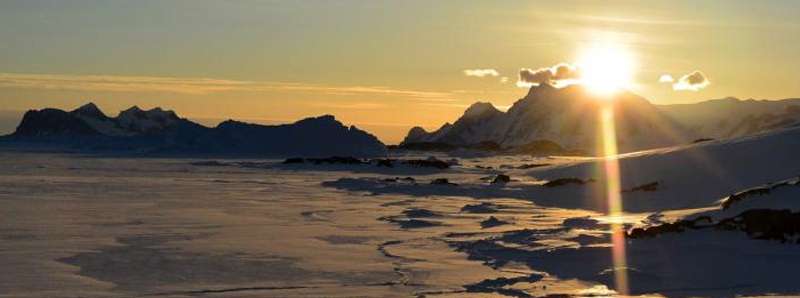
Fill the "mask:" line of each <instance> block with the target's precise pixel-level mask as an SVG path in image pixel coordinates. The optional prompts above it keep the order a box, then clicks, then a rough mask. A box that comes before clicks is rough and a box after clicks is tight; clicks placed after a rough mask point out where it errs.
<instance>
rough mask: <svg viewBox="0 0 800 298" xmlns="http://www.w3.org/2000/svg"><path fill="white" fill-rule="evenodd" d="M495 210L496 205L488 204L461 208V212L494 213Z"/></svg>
mask: <svg viewBox="0 0 800 298" xmlns="http://www.w3.org/2000/svg"><path fill="white" fill-rule="evenodd" d="M497 209H498V207H497V205H495V204H493V203H489V202H483V203H480V204H473V205H464V207H461V212H468V213H496V212H497Z"/></svg>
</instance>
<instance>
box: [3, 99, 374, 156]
mask: <svg viewBox="0 0 800 298" xmlns="http://www.w3.org/2000/svg"><path fill="white" fill-rule="evenodd" d="M0 141H2V142H4V143H20V142H25V143H37V144H44V145H48V146H52V147H60V148H65V149H71V150H79V151H86V150H92V151H98V150H99V151H124V152H133V153H150V154H170V155H185V154H194V155H196V154H212V155H230V156H243V155H246V156H309V157H314V156H330V155H345V156H382V155H384V154H385V153H386V148H385V146H384V145H383V143H381V142H380V141H379V140H378V139H377V138H376V137H375V136H373V135H371V134H369V133H367V132H365V131H362V130H360V129H358V128H356V127H355V126H351V127H347V126H344V125H343V124H342V123H341V122H339V121H337V120H336V119H335V118H334V117H333V116H330V115H325V116H321V117H316V118H308V119H303V120H300V121H298V122H295V123H293V124H285V125H275V126H265V125H258V124H248V123H243V122H237V121H233V120H229V121H225V122H223V123H220V124H219V125H218V126H217V127H213V128H210V127H205V126H202V125H200V124H197V123H194V122H192V121H190V120H188V119H184V118H181V117H179V116H178V115H177V114H176V113H175V112H173V111H169V110H162V109H161V108H154V109H151V110H142V109H140V108H139V107H135V106H134V107H131V108H129V109H127V110H125V111H122V112H120V113H119V115H118V116H116V117H108V116H106V114H104V113H103V112H102V111H101V110H100V109H99V108H98V107H97V106H96V105H94V104H92V103H89V104H86V105H84V106H82V107H80V108H78V109H75V110H73V111H69V112H67V111H63V110H59V109H42V110H31V111H28V112H26V113H25V115H24V116H23V119H22V121H21V122H20V124H19V126H18V127H17V130H16V131H15V132H14V133H13V134H11V135H9V136H5V137H1V138H0Z"/></svg>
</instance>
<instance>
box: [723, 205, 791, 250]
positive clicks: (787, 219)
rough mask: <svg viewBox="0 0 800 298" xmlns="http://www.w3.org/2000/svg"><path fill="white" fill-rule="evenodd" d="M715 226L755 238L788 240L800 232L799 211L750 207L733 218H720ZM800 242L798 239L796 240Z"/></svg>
mask: <svg viewBox="0 0 800 298" xmlns="http://www.w3.org/2000/svg"><path fill="white" fill-rule="evenodd" d="M717 227H718V228H720V229H724V230H739V231H744V232H745V233H747V235H748V236H750V237H752V238H755V239H764V240H778V241H781V242H786V241H788V240H789V239H788V237H792V236H795V235H797V234H800V212H792V211H790V210H788V209H785V210H770V209H752V210H747V211H745V212H742V213H741V214H739V215H738V216H735V217H733V218H727V219H724V220H721V221H720V222H719V224H717ZM797 242H798V243H800V240H798V241H797Z"/></svg>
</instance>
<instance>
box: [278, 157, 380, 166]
mask: <svg viewBox="0 0 800 298" xmlns="http://www.w3.org/2000/svg"><path fill="white" fill-rule="evenodd" d="M306 162H309V163H312V164H314V165H321V164H332V165H333V164H342V165H361V164H366V163H367V162H366V161H364V160H362V159H358V158H355V157H351V156H331V157H326V158H300V157H292V158H287V159H286V160H284V161H283V163H284V164H301V163H306Z"/></svg>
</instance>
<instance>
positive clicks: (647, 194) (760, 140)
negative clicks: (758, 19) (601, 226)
mask: <svg viewBox="0 0 800 298" xmlns="http://www.w3.org/2000/svg"><path fill="white" fill-rule="evenodd" d="M798 152H800V127H796V128H789V129H783V130H778V131H774V132H769V133H764V134H759V135H754V136H750V137H744V138H739V139H733V140H728V141H713V142H704V143H700V144H695V145H688V146H683V147H674V148H667V149H658V150H653V151H649V152H642V153H632V154H629V155H623V156H622V157H620V158H619V159H618V161H619V167H620V173H621V183H622V189H632V188H634V187H637V186H641V185H645V184H648V183H652V182H658V183H659V187H658V189H657V190H655V191H632V192H624V193H622V198H623V207H624V208H625V210H627V211H631V212H642V211H650V212H653V211H659V210H669V209H685V208H698V207H707V206H711V205H715V204H716V202H717V201H719V200H721V199H723V198H724V197H727V196H728V195H731V194H733V193H736V192H738V191H741V190H744V189H747V188H751V187H755V186H760V185H763V184H767V183H772V182H776V181H781V180H784V179H789V178H793V177H797V176H798V175H800V158H797V156H798ZM603 163H604V161H603V160H594V161H587V162H582V163H577V164H571V165H563V166H556V167H550V168H537V169H533V170H532V171H530V172H529V173H528V174H529V175H531V176H533V177H536V178H538V179H545V180H551V179H557V178H564V177H577V178H582V179H588V178H595V179H599V180H600V181H598V182H599V183H597V185H598V186H603V185H605V184H606V181H605V179H604V177H602V176H600V175H599V174H598V173H602V172H601V171H598V170H597V169H599V168H600V167H602V165H603ZM592 191H602V190H598V189H593V188H591V187H564V188H554V189H547V190H542V191H534V192H531V193H530V195H531V197H532V198H534V201H536V199H535V198H536V197H558V198H559V200H561V202H560V203H556V204H558V205H561V206H563V205H566V204H569V205H571V206H572V207H577V208H586V209H595V210H605V209H604V208H605V207H604V206H603V205H602V204H601V205H597V204H593V203H592V202H591V201H585V202H576V200H579V198H585V197H591V196H592V194H591V193H590V192H592ZM545 200H548V199H545Z"/></svg>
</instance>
